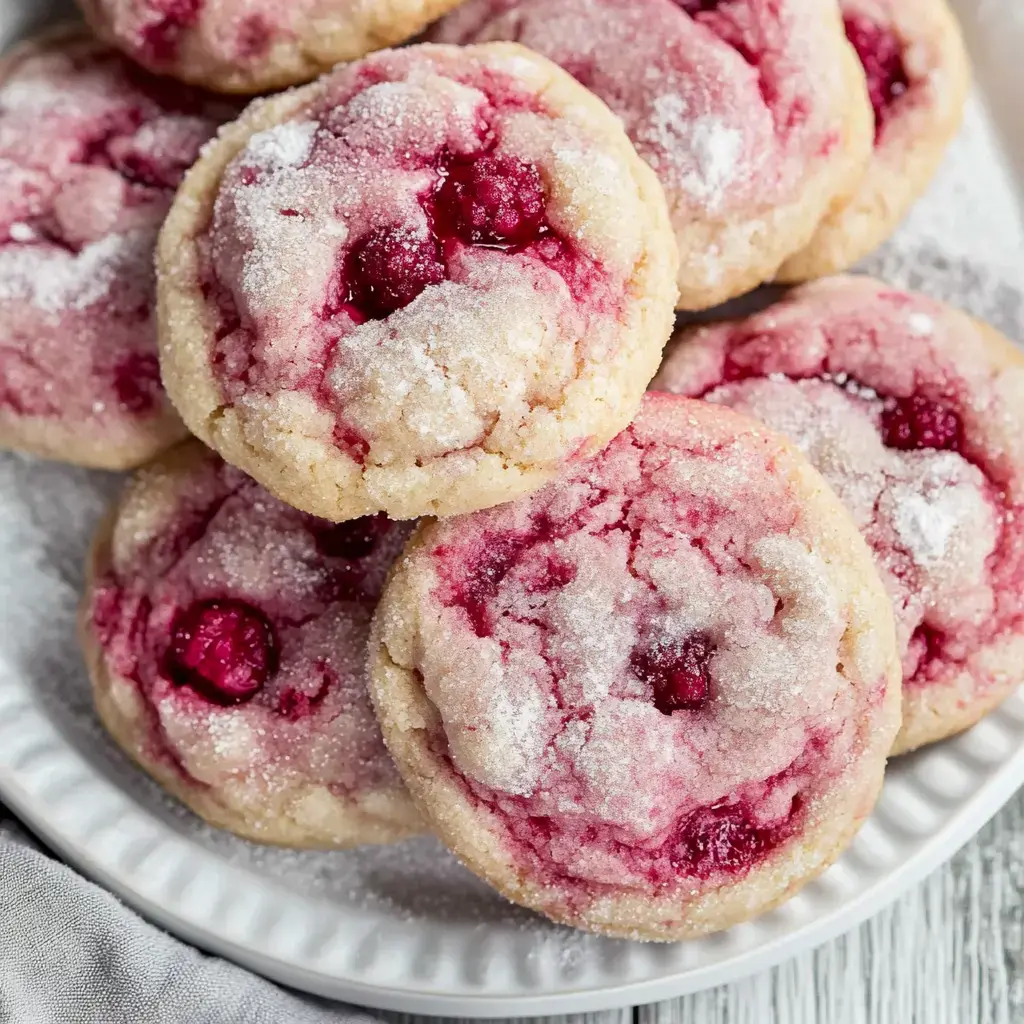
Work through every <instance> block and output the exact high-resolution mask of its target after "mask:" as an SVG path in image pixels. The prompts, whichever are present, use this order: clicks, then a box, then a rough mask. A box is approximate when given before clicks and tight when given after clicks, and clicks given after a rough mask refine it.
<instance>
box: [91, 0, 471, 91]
mask: <svg viewBox="0 0 1024 1024" xmlns="http://www.w3.org/2000/svg"><path fill="white" fill-rule="evenodd" d="M456 2H457V0H386V2H385V0H82V4H81V6H82V8H83V11H84V13H85V15H86V17H87V18H88V19H89V21H90V23H91V24H92V26H93V27H94V29H96V31H97V32H98V33H99V34H100V35H101V37H103V38H104V39H107V40H109V41H110V42H113V43H115V44H116V45H117V46H118V47H119V48H120V49H122V50H123V51H124V52H125V53H127V54H129V55H130V56H131V57H132V59H133V60H135V61H137V62H138V63H140V64H141V65H142V66H143V67H147V68H149V69H150V70H151V71H156V72H158V73H160V74H171V75H174V76H175V77H176V78H179V79H181V80H183V81H188V82H195V83H198V84H201V85H205V86H208V87H212V88H216V89H218V90H220V91H226V92H241V93H247V94H256V93H261V92H269V91H274V90H277V89H281V88H283V87H285V86H288V85H294V84H296V83H299V82H305V81H309V80H310V79H311V78H314V77H316V75H317V74H318V73H320V72H322V71H327V70H329V69H330V68H331V67H332V66H333V65H334V64H336V63H339V62H341V61H350V60H354V59H356V58H358V57H361V56H363V55H364V54H365V53H368V52H370V51H371V50H376V49H380V48H381V47H383V46H388V45H392V44H395V43H400V42H402V41H404V40H405V39H408V38H410V37H412V36H414V35H415V34H416V33H417V32H418V31H419V30H420V29H422V28H423V27H424V26H425V25H426V24H427V23H428V22H429V21H431V20H432V19H433V18H436V17H439V16H440V15H441V14H443V13H444V12H445V11H447V10H448V9H449V8H451V7H452V6H453V5H454V4H455V3H456Z"/></svg>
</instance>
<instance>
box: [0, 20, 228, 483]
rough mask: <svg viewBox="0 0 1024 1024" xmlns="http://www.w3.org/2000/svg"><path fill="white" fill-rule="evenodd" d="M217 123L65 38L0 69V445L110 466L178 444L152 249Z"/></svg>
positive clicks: (219, 115)
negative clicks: (160, 339) (164, 380)
mask: <svg viewBox="0 0 1024 1024" xmlns="http://www.w3.org/2000/svg"><path fill="white" fill-rule="evenodd" d="M227 116H228V110H227V109H226V108H225V107H224V104H223V103H217V104H214V103H212V102H211V101H210V100H209V99H208V98H206V97H204V96H202V95H200V94H199V93H196V92H193V91H191V90H189V89H185V88H180V89H172V90H168V88H167V84H166V83H164V82H160V81H158V80H156V79H154V78H152V77H150V76H149V75H147V74H145V73H144V72H141V71H139V70H138V69H136V68H134V67H132V66H131V65H130V64H129V63H128V62H127V61H125V60H124V59H123V58H122V57H121V56H120V55H118V54H117V53H115V52H114V51H112V50H109V49H108V48H107V47H105V46H103V45H102V44H100V43H97V42H95V41H94V40H93V39H91V38H90V37H88V36H86V35H85V34H84V32H82V31H81V30H78V29H75V28H69V29H61V30H58V31H56V32H52V33H50V34H49V35H46V36H43V37H41V38H40V39H37V40H35V41H32V42H30V43H28V44H26V45H24V46H22V47H19V48H18V49H16V50H14V51H13V52H12V53H10V54H9V55H8V56H7V57H5V58H4V59H3V61H2V62H0V447H4V448H15V449H19V450H21V451H26V452H31V453H34V454H36V455H42V456H45V457H48V458H54V459H62V460H64V461H66V462H75V463H79V464H81V465H85V466H97V467H102V468H107V469H123V468H127V467H130V466H135V465H138V464H139V463H140V462H143V461H145V460H146V459H148V458H151V457H152V456H153V455H155V454H156V453H157V452H159V451H161V450H162V449H164V448H166V447H167V446H168V445H170V444H173V443H174V442H176V441H178V440H180V439H181V438H182V437H184V436H185V427H184V426H183V424H182V423H181V421H180V420H179V418H178V417H177V416H176V415H175V413H174V410H173V409H172V407H171V405H170V403H169V402H168V401H167V398H166V396H165V395H164V393H163V389H162V387H161V385H160V372H159V365H158V362H157V349H156V326H155V321H154V316H153V306H154V301H153V300H154V274H153V251H154V248H155V245H156V236H157V232H158V230H159V227H160V224H161V223H162V221H163V219H164V215H165V214H166V212H167V209H168V208H169V206H170V204H171V198H172V196H173V195H174V190H175V188H176V186H177V185H178V183H179V181H180V180H181V177H182V175H183V174H184V172H185V170H186V169H187V168H188V166H189V165H190V164H191V163H192V161H193V160H194V159H195V157H196V155H197V154H198V152H199V148H200V146H201V145H202V144H203V143H204V142H205V141H206V140H207V139H208V138H209V137H210V136H211V135H212V134H213V133H214V132H215V130H216V128H217V125H218V123H219V121H220V120H222V119H223V118H224V117H227Z"/></svg>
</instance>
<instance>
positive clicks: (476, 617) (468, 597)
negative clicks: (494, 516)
mask: <svg viewBox="0 0 1024 1024" xmlns="http://www.w3.org/2000/svg"><path fill="white" fill-rule="evenodd" d="M554 537H555V533H554V529H553V526H552V524H551V523H550V522H548V521H547V520H546V519H544V518H543V517H542V518H541V519H540V520H539V521H538V522H536V523H535V524H534V527H533V529H532V530H531V531H530V532H528V533H520V534H509V535H507V536H488V537H486V538H485V542H484V543H483V544H482V545H481V547H480V550H479V553H478V554H477V556H476V558H473V559H471V560H469V561H468V563H467V564H466V566H465V568H464V569H462V571H461V572H460V574H459V576H458V578H457V579H454V580H452V581H451V583H450V593H449V601H448V602H446V603H449V604H453V605H457V606H459V607H461V608H463V609H464V610H465V612H466V616H467V617H468V619H469V621H470V624H471V625H472V627H473V631H474V632H475V633H476V635H477V636H490V635H491V633H492V630H493V625H494V623H493V621H492V612H491V611H490V608H489V606H490V604H491V601H492V599H493V598H494V596H495V594H497V593H498V588H499V587H500V586H501V583H502V580H504V579H505V577H506V576H507V575H508V574H509V573H510V572H511V571H512V570H513V569H514V568H515V567H516V565H517V563H518V562H519V561H520V559H521V558H522V557H523V555H524V553H525V552H526V551H528V550H529V549H530V548H531V547H533V546H534V545H535V544H542V543H544V542H545V541H550V540H552V539H554ZM435 554H436V555H437V556H439V557H443V555H444V552H443V549H438V550H437V551H436V552H435ZM460 568H461V566H460ZM575 578H576V567H575V566H574V565H571V564H569V563H567V562H565V561H564V560H563V559H560V558H557V557H550V558H548V559H546V560H545V562H544V565H543V566H542V567H541V569H540V570H539V572H537V573H534V574H532V575H531V576H530V578H529V579H525V580H523V584H524V586H525V587H526V588H527V589H528V590H530V591H531V592H533V593H547V592H548V591H551V590H555V589H557V588H558V587H564V586H566V585H567V584H569V583H571V582H572V581H573V580H574V579H575Z"/></svg>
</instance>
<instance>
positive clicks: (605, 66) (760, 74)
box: [430, 0, 871, 310]
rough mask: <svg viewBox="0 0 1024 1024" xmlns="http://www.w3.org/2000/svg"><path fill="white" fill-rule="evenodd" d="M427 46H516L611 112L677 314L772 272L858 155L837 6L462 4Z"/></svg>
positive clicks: (656, 1) (801, 1)
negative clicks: (675, 282) (667, 250)
mask: <svg viewBox="0 0 1024 1024" xmlns="http://www.w3.org/2000/svg"><path fill="white" fill-rule="evenodd" d="M430 38H433V39H436V40H437V41H439V42H448V43H452V42H455V43H467V42H483V41H486V40H491V39H511V40H515V41H517V42H520V43H523V44H524V45H526V46H529V47H531V48H532V49H534V50H537V51H538V52H539V53H542V54H544V56H545V57H549V58H550V59H551V60H554V61H555V62H556V63H558V64H560V65H561V66H562V67H564V68H565V69H566V70H568V71H570V72H571V73H572V74H573V75H575V77H576V78H577V79H578V80H579V81H580V82H582V83H583V84H584V85H585V86H587V87H588V88H589V89H592V90H593V91H594V92H595V93H596V94H597V95H598V96H600V97H601V99H603V100H604V101H605V102H606V103H607V104H608V105H609V106H610V107H611V108H612V110H614V111H615V113H616V114H618V115H619V116H620V117H621V118H622V120H623V123H624V124H625V127H626V131H627V133H628V134H629V137H630V138H631V139H632V140H633V142H634V144H635V145H636V147H637V151H638V152H639V153H640V155H641V156H642V157H643V158H644V159H645V160H646V161H647V162H648V163H649V164H650V165H651V166H652V167H653V168H654V170H655V171H657V173H658V177H659V178H660V180H661V183H662V185H663V186H664V187H665V192H666V194H667V197H668V202H669V208H670V211H671V214H672V221H673V225H674V227H675V232H676V239H677V241H678V244H679V248H680V251H681V255H682V259H681V262H680V269H679V289H680V299H679V303H680V306H681V308H684V309H691V310H692V309H705V308H707V307H709V306H713V305H716V304H717V303H719V302H724V301H725V300H726V299H729V298H732V297H733V296H736V295H739V294H741V293H743V292H746V291H748V290H749V289H751V288H753V287H755V286H756V285H759V284H761V283H762V282H763V281H766V280H770V279H771V278H772V277H774V275H775V273H776V271H777V270H778V269H779V266H780V265H781V264H782V262H783V261H784V260H785V259H786V258H787V257H789V256H792V255H793V254H794V253H795V252H797V251H799V250H801V249H802V248H803V247H804V246H805V245H806V244H807V242H808V241H809V240H810V238H811V236H812V235H813V233H814V231H815V228H816V227H817V225H818V223H819V222H820V221H821V219H822V217H823V216H825V214H826V213H827V212H828V210H829V209H830V208H831V207H832V206H833V205H834V204H836V203H841V202H844V201H845V199H846V198H847V197H848V196H849V195H852V194H853V192H854V191H855V189H856V188H857V185H858V184H859V182H860V180H861V177H862V175H863V171H864V167H865V165H866V163H867V161H868V159H869V155H870V151H871V110H870V105H869V103H868V98H867V94H866V91H865V85H864V74H863V71H862V70H861V68H860V66H859V64H858V61H857V57H856V54H855V53H854V52H853V49H852V48H851V47H850V45H849V43H848V42H847V41H846V38H845V37H844V35H843V29H842V23H841V19H840V16H839V10H838V6H837V4H836V3H835V0H771V2H768V0H720V2H716V0H631V2H629V3H624V2H623V0H469V2H468V3H465V4H462V5H460V6H459V7H458V8H457V9H456V10H455V11H453V12H452V13H451V14H449V15H448V16H447V17H445V18H443V19H442V20H441V21H440V22H439V23H438V25H436V26H435V27H434V28H432V29H431V31H430Z"/></svg>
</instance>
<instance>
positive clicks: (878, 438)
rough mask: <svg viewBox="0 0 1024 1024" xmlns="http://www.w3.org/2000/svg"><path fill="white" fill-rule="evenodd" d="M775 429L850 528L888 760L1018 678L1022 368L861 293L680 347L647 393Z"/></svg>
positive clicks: (793, 308) (923, 313)
mask: <svg viewBox="0 0 1024 1024" xmlns="http://www.w3.org/2000/svg"><path fill="white" fill-rule="evenodd" d="M653 387H655V388H661V389H664V390H668V391H674V392H679V393H682V394H684V395H690V396H694V397H696V396H702V397H704V398H706V399H708V400H709V401H712V402H717V403H720V404H725V405H729V406H732V407H733V408H735V409H738V410H740V411H741V412H744V413H747V414H749V415H753V416H757V417H758V418H760V419H761V420H763V421H765V422H766V423H768V424H769V425H770V426H771V427H773V428H775V429H777V430H781V431H784V432H785V433H786V434H788V435H789V436H790V437H791V438H792V439H793V440H794V441H796V442H797V444H798V445H799V446H800V447H801V448H802V449H803V450H804V452H805V453H806V454H807V455H808V456H809V457H810V459H811V461H812V462H813V463H814V464H815V466H817V468H818V469H819V470H821V472H822V474H823V475H824V476H825V479H826V480H828V482H829V483H830V484H831V485H832V486H833V488H834V489H835V490H836V492H837V494H838V495H839V497H840V498H841V499H842V500H843V502H844V504H845V505H846V507H847V508H848V509H849V511H850V512H851V513H852V515H853V518H854V520H855V521H856V523H857V525H858V526H859V527H860V529H861V530H862V532H863V534H864V536H865V538H866V539H867V541H868V544H869V546H870V547H871V548H872V550H873V551H874V554H875V560H876V562H877V564H878V567H879V570H880V572H881V573H882V577H883V580H884V582H885V583H886V585H887V588H888V590H889V593H890V594H891V595H892V597H893V602H894V605H895V608H896V618H897V638H898V641H899V646H900V651H901V655H902V658H903V671H904V705H903V720H904V724H903V731H902V733H901V734H900V737H899V739H898V741H897V744H896V749H897V752H902V751H905V750H911V749H913V748H915V747H919V746H921V745H923V744H925V743H930V742H933V741H935V740H938V739H942V738H943V737H945V736H949V735H951V734H953V733H956V732H959V731H960V730H962V729H965V728H966V727H967V726H969V725H972V724H973V723H974V722H976V721H977V720H978V719H979V718H980V717H981V716H982V715H983V714H985V712H987V711H988V710H990V709H991V708H992V707H994V706H995V705H996V704H998V703H999V702H1000V701H1001V700H1002V699H1003V698H1004V697H1006V696H1007V695H1008V694H1009V693H1010V691H1011V690H1012V689H1013V688H1014V687H1016V686H1017V684H1018V683H1020V682H1021V681H1022V680H1024V357H1022V355H1021V353H1020V352H1019V351H1018V350H1017V349H1016V348H1015V347H1014V346H1013V345H1011V344H1010V343H1009V342H1008V341H1007V340H1006V339H1005V338H1003V337H1002V336H1001V335H999V334H997V333H996V331H994V330H993V329H992V328H990V327H986V326H984V325H982V324H979V323H977V322H975V321H972V320H970V319H969V318H968V317H966V316H965V315H964V314H962V313H958V312H956V311H955V310H952V309H950V308H949V307H947V306H944V305H942V304H940V303H937V302H934V301H932V300H929V299H926V298H923V297H921V296H917V295H910V294H907V293H904V292H897V291H893V290H892V289H890V288H888V287H886V286H885V285H883V284H879V283H877V282H874V281H871V280H869V279H867V278H852V277H846V278H843V277H840V278H834V279H831V280H827V281H821V282H818V283H816V284H813V285H808V286H806V287H804V288H800V289H797V290H796V291H794V292H793V293H791V294H790V295H789V296H788V297H787V298H786V299H785V300H783V302H781V303H780V304H779V305H777V306H774V307H772V308H770V309H768V310H767V311H766V312H764V313H762V314H760V315H759V316H755V317H752V318H751V319H749V320H746V321H740V322H736V323H726V324H721V325H716V326H712V327H704V328H701V329H698V330H695V331H693V332H690V333H686V332H684V333H683V335H682V336H681V338H680V344H679V345H678V347H677V348H675V349H674V351H673V353H672V355H671V356H670V357H669V359H668V360H667V361H666V363H665V365H664V367H663V368H662V371H661V373H660V375H659V376H658V378H657V379H656V380H655V383H654V385H653Z"/></svg>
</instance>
